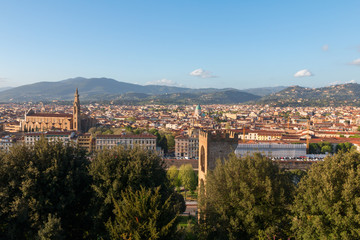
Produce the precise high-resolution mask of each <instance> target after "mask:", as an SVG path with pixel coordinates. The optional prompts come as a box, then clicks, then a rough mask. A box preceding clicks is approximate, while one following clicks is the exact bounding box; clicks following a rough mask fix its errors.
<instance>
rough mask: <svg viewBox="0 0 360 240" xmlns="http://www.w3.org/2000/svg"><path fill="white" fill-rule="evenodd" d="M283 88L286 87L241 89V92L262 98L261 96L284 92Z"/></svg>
mask: <svg viewBox="0 0 360 240" xmlns="http://www.w3.org/2000/svg"><path fill="white" fill-rule="evenodd" d="M285 88H287V87H285V86H278V87H260V88H248V89H243V90H242V91H244V92H247V93H251V94H254V95H257V96H262V97H263V96H267V95H270V94H272V93H277V92H280V91H281V90H284V89H285Z"/></svg>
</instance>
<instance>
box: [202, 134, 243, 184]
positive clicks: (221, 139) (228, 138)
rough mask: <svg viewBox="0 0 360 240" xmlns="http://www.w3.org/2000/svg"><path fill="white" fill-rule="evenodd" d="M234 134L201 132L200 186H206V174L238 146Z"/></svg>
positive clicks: (236, 136) (236, 137)
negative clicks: (218, 160) (217, 161)
mask: <svg viewBox="0 0 360 240" xmlns="http://www.w3.org/2000/svg"><path fill="white" fill-rule="evenodd" d="M238 140H239V138H238V135H237V134H236V133H234V132H231V131H230V132H227V133H225V132H222V131H200V134H199V186H200V189H201V188H203V187H204V186H205V183H206V182H205V178H206V174H207V173H208V171H209V170H213V169H214V168H215V166H216V160H217V159H220V160H221V161H223V160H224V159H226V158H227V157H228V156H229V154H230V153H233V152H234V151H235V149H236V147H237V145H238Z"/></svg>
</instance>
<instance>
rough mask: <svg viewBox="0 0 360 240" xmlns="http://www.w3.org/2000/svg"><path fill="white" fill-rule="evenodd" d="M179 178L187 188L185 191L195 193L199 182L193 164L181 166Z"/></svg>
mask: <svg viewBox="0 0 360 240" xmlns="http://www.w3.org/2000/svg"><path fill="white" fill-rule="evenodd" d="M179 178H180V181H181V185H182V186H183V187H184V188H185V191H186V190H190V191H191V192H194V191H195V189H196V187H197V184H198V181H197V177H196V173H195V171H194V169H193V167H192V165H191V164H185V165H181V167H180V169H179Z"/></svg>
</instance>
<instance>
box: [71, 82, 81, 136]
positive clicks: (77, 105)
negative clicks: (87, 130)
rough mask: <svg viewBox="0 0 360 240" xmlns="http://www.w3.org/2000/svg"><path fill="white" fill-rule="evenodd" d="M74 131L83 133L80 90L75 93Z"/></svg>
mask: <svg viewBox="0 0 360 240" xmlns="http://www.w3.org/2000/svg"><path fill="white" fill-rule="evenodd" d="M73 129H74V130H75V131H81V118H80V100H79V93H78V89H77V88H76V91H75V98H74V106H73Z"/></svg>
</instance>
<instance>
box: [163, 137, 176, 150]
mask: <svg viewBox="0 0 360 240" xmlns="http://www.w3.org/2000/svg"><path fill="white" fill-rule="evenodd" d="M165 137H166V143H167V149H168V150H174V148H175V137H174V135H173V134H169V133H168V134H165Z"/></svg>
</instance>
